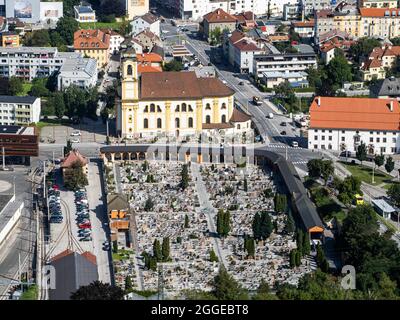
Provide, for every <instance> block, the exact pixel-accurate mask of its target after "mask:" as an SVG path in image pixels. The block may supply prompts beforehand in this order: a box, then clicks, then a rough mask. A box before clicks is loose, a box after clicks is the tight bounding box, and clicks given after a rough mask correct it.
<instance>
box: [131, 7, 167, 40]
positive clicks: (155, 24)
mask: <svg viewBox="0 0 400 320" xmlns="http://www.w3.org/2000/svg"><path fill="white" fill-rule="evenodd" d="M131 26H132V35H133V36H136V35H138V34H139V33H140V32H142V31H143V30H145V29H149V30H150V31H151V32H153V33H154V34H155V35H157V36H158V37H159V36H160V31H161V30H160V19H158V17H156V16H155V15H154V14H152V13H150V12H148V13H146V14H144V15H143V16H138V17H136V18H134V19H133V20H132V21H131Z"/></svg>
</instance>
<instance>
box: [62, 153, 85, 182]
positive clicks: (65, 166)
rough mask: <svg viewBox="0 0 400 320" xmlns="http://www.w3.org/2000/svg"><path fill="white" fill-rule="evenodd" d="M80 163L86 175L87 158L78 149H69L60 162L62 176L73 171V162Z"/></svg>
mask: <svg viewBox="0 0 400 320" xmlns="http://www.w3.org/2000/svg"><path fill="white" fill-rule="evenodd" d="M77 163H78V164H80V165H81V166H82V171H83V172H84V173H85V174H86V175H87V171H88V163H89V161H88V159H87V158H86V157H85V156H83V155H82V154H81V153H80V152H79V151H78V150H76V149H73V150H71V151H70V152H69V153H68V155H67V156H66V157H65V158H64V160H63V161H62V163H61V169H62V172H63V177H64V179H65V177H66V176H68V175H70V174H71V173H72V171H73V167H74V164H77Z"/></svg>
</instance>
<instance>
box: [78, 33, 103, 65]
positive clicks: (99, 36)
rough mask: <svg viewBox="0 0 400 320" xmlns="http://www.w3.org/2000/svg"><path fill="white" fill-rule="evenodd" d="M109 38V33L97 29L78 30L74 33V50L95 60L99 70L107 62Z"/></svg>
mask: <svg viewBox="0 0 400 320" xmlns="http://www.w3.org/2000/svg"><path fill="white" fill-rule="evenodd" d="M110 38H111V35H110V33H108V32H104V31H102V30H99V29H93V30H92V29H87V30H78V31H76V32H75V33H74V50H75V52H80V53H82V55H83V56H87V57H89V58H93V59H96V60H97V67H98V68H99V69H100V68H102V67H104V66H105V65H107V64H108V62H109V58H110Z"/></svg>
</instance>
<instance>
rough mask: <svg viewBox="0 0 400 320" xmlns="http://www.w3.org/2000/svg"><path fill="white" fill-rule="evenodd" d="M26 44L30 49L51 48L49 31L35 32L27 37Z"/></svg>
mask: <svg viewBox="0 0 400 320" xmlns="http://www.w3.org/2000/svg"><path fill="white" fill-rule="evenodd" d="M24 44H25V45H26V46H28V47H50V46H51V39H50V34H49V31H48V30H44V29H43V30H35V31H32V32H31V33H28V34H27V35H26V36H25V40H24Z"/></svg>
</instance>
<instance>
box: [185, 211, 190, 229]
mask: <svg viewBox="0 0 400 320" xmlns="http://www.w3.org/2000/svg"><path fill="white" fill-rule="evenodd" d="M187 228H189V216H188V215H187V214H185V229H187Z"/></svg>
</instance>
